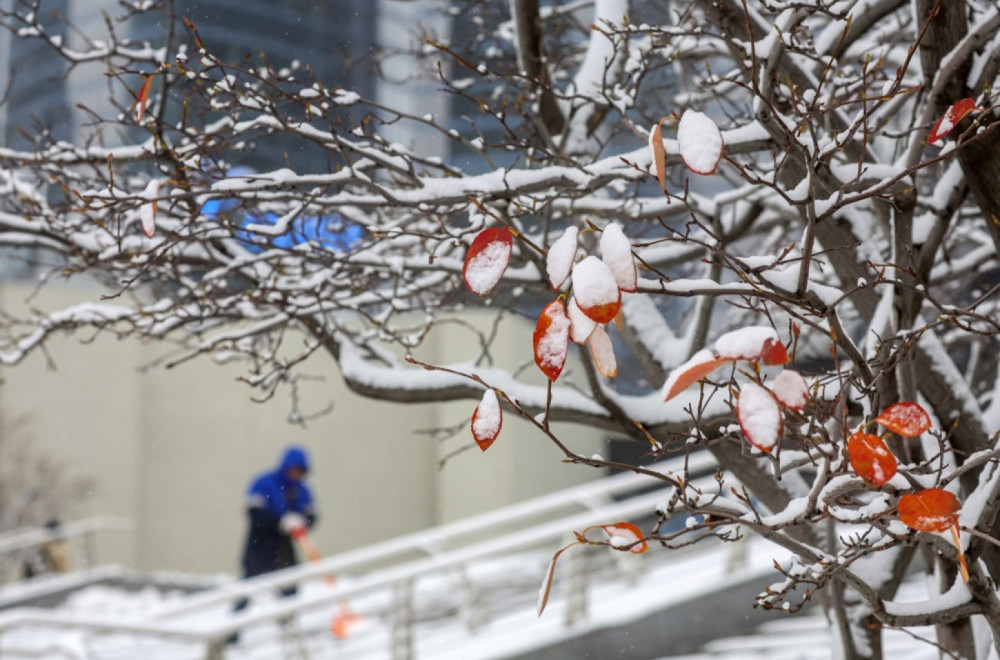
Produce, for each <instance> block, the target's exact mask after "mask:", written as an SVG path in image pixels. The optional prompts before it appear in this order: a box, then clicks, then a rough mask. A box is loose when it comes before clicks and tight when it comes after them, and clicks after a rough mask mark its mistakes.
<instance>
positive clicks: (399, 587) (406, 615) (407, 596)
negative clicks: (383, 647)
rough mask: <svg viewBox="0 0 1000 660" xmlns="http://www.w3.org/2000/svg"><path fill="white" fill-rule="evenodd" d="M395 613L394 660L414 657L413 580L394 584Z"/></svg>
mask: <svg viewBox="0 0 1000 660" xmlns="http://www.w3.org/2000/svg"><path fill="white" fill-rule="evenodd" d="M392 591H393V598H392V600H393V615H392V622H391V623H390V626H391V628H390V631H389V634H390V635H391V638H392V639H391V642H390V643H391V644H392V649H391V656H392V660H412V659H413V619H414V616H413V580H412V579H408V580H401V581H399V582H397V583H396V584H395V585H393V588H392Z"/></svg>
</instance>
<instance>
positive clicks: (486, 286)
mask: <svg viewBox="0 0 1000 660" xmlns="http://www.w3.org/2000/svg"><path fill="white" fill-rule="evenodd" d="M512 246H513V237H512V235H511V233H510V229H508V228H506V227H491V228H489V229H484V230H483V231H481V232H480V233H479V235H478V236H476V238H475V240H473V241H472V245H470V246H469V250H468V251H467V252H466V253H465V263H464V265H463V266H462V279H463V280H465V286H466V287H468V289H469V291H471V292H472V293H475V294H478V295H480V296H481V295H484V294H486V293H489V292H490V290H491V289H492V288H493V287H494V286H496V284H497V282H499V281H500V278H502V277H503V274H504V271H505V270H507V264H508V263H510V253H511V250H512V249H513V248H512Z"/></svg>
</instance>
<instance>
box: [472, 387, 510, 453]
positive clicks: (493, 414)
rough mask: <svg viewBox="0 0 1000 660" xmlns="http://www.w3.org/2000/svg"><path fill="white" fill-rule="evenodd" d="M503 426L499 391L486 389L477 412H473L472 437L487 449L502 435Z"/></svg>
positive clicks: (484, 449) (481, 446) (483, 448)
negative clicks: (498, 396) (498, 397)
mask: <svg viewBox="0 0 1000 660" xmlns="http://www.w3.org/2000/svg"><path fill="white" fill-rule="evenodd" d="M502 426H503V410H502V409H501V408H500V401H499V400H498V399H497V393H496V392H494V391H493V390H486V391H485V392H484V393H483V398H482V400H481V401H480V402H479V405H478V406H476V410H475V412H473V413H472V437H473V438H474V439H475V441H476V444H477V445H479V448H480V449H482V450H483V451H486V450H487V449H489V448H490V445H492V444H493V441H494V440H496V439H497V436H498V435H500V428H501V427H502Z"/></svg>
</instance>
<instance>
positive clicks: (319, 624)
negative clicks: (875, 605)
mask: <svg viewBox="0 0 1000 660" xmlns="http://www.w3.org/2000/svg"><path fill="white" fill-rule="evenodd" d="M734 547H735V546H732V545H714V546H698V547H697V548H695V549H693V550H689V551H686V552H677V553H669V552H665V551H659V552H657V551H656V549H653V550H652V551H651V552H649V553H646V554H644V555H638V556H636V555H628V554H626V553H615V552H612V551H610V550H607V549H602V550H604V552H600V553H594V557H596V558H597V560H598V561H597V563H598V564H601V563H602V562H603V568H599V570H598V571H597V572H595V573H593V574H592V576H591V577H592V578H594V579H592V585H591V588H590V590H589V592H588V605H587V611H588V615H587V618H586V620H584V621H581V622H579V623H577V624H575V625H572V626H569V627H567V626H566V625H565V621H566V616H567V610H568V609H569V608H571V607H572V605H571V603H570V602H568V601H567V594H568V592H569V591H570V583H571V581H572V577H571V573H572V570H571V566H570V563H569V562H565V563H563V562H562V560H561V561H560V565H559V567H558V569H557V575H556V581H555V585H554V588H553V594H552V600H551V601H550V605H549V608H548V610H546V612H545V614H544V615H543V616H542V617H541V618H538V617H537V615H536V612H535V599H536V597H537V589H538V586H539V584H540V579H541V575H542V573H543V572H544V570H545V566H546V564H547V562H548V559H549V557H550V555H548V554H541V553H525V554H521V555H516V556H510V557H505V558H501V559H496V560H492V561H489V562H484V563H482V564H481V565H477V566H475V567H471V568H469V570H468V571H467V572H466V573H465V574H454V575H445V576H431V577H429V579H426V580H421V581H420V583H419V584H418V585H417V588H416V589H415V591H414V592H413V594H412V598H411V600H410V601H409V604H408V607H409V611H410V612H411V613H412V614H413V616H414V619H415V624H414V625H413V627H412V631H413V637H412V639H411V640H409V644H410V648H411V649H412V653H413V655H412V657H414V658H433V659H434V660H490V659H500V658H504V657H509V656H511V655H517V654H523V653H530V652H531V651H532V650H533V649H537V648H540V647H544V646H548V645H552V644H556V643H558V642H560V641H563V640H567V639H569V638H572V637H574V636H576V635H579V634H581V633H583V632H588V631H594V630H598V629H602V628H613V627H615V626H617V625H620V624H624V623H628V622H630V621H633V620H636V619H639V618H641V617H643V616H645V615H648V614H651V613H653V612H655V611H658V610H662V609H664V608H666V607H668V606H670V605H673V604H682V603H688V602H696V601H697V600H698V599H699V597H700V596H703V595H705V594H708V593H709V592H712V591H715V590H718V589H720V588H724V587H725V585H726V584H727V583H728V582H729V581H732V580H733V579H734V575H738V576H739V577H740V578H750V577H753V578H754V579H759V580H760V583H761V585H762V586H763V585H766V584H768V583H769V582H770V581H771V578H772V577H773V571H772V568H771V565H772V564H771V562H772V561H773V560H774V559H778V560H779V561H781V560H782V559H783V554H782V552H781V551H776V550H775V548H774V547H773V546H769V545H766V544H764V543H760V542H757V543H748V544H747V545H746V546H744V548H743V550H745V551H746V552H745V554H744V555H743V556H742V557H739V559H741V560H742V561H743V562H744V563H742V564H741V565H740V567H739V568H737V569H735V572H733V571H732V570H731V569H727V565H730V566H731V565H732V562H733V560H734V559H736V558H738V556H737V555H734V554H733V549H734ZM657 555H659V557H657ZM628 562H637V563H634V564H632V565H631V568H632V569H640V570H639V571H638V572H635V571H626V573H625V574H621V573H615V574H610V573H607V572H606V571H605V570H604V569H607V568H608V567H609V566H610V567H614V565H617V566H618V567H621V565H622V564H625V563H628ZM636 580H637V581H638V582H635V581H636ZM345 581H349V580H345ZM473 584H474V585H476V586H477V587H478V596H476V593H477V591H476V590H472V591H470V590H469V589H468V587H469V585H473ZM19 588H20V589H22V590H23V586H21V585H12V586H11V587H10V588H9V589H14V590H17V589H19ZM328 589H329V586H328V585H327V584H326V583H325V582H324V581H322V580H316V581H312V582H309V583H306V584H305V585H304V586H303V588H302V590H301V592H300V595H299V596H296V597H294V598H301V599H302V600H303V601H305V600H308V598H309V597H310V596H314V595H317V594H322V592H323V591H324V590H328ZM4 591H5V590H0V599H2V598H3V596H4ZM397 596H398V593H394V591H393V590H392V589H383V590H379V591H375V592H372V593H366V594H363V595H362V596H359V597H356V598H352V599H351V602H350V603H349V607H347V606H345V605H344V604H341V605H338V606H336V607H333V608H331V607H325V608H321V609H314V610H311V611H305V612H303V613H301V614H299V615H298V616H296V617H295V618H294V619H293V620H292V621H290V622H286V623H284V624H278V623H274V622H271V623H265V624H261V625H258V626H255V627H254V628H252V629H249V630H245V631H243V633H242V634H241V636H240V639H239V641H238V642H237V643H236V644H232V645H230V646H227V648H226V650H225V653H224V657H225V658H226V660H265V659H267V660H270V659H273V658H309V659H314V660H319V659H323V658H331V659H341V658H363V659H365V660H369V659H370V660H383V659H385V660H388V659H389V658H391V657H392V648H393V639H394V630H393V625H392V624H393V619H394V617H396V616H397V615H398V614H400V612H401V608H403V609H405V608H406V603H402V604H401V603H400V601H399V600H398V599H397ZM187 597H189V596H187V595H185V594H184V593H183V592H181V591H172V590H167V591H163V590H160V589H156V588H153V587H148V588H143V589H139V590H126V589H120V588H112V587H108V586H103V585H92V586H89V587H85V588H82V589H80V590H78V591H76V592H74V593H73V594H72V595H71V596H70V597H69V598H68V599H67V600H66V601H65V603H64V604H63V605H62V606H61V607H60V608H59V611H60V612H62V613H64V614H66V615H68V616H72V615H73V614H80V615H86V616H90V617H94V616H99V617H102V618H107V619H108V620H110V621H134V622H142V621H144V620H147V618H148V617H152V616H153V615H155V614H156V613H157V612H158V611H160V610H162V609H164V608H165V607H166V606H171V605H176V604H177V603H179V602H182V601H183V600H184V599H185V598H187ZM923 597H926V588H925V587H924V583H922V582H912V583H907V584H906V585H905V586H904V589H903V590H902V591H901V593H900V595H899V597H898V599H899V600H900V601H907V600H914V601H915V600H920V599H921V598H923ZM288 602H289V601H288V600H284V599H280V598H277V597H263V598H258V599H257V600H256V602H254V603H253V604H252V606H251V607H253V608H256V609H258V610H259V611H267V610H268V609H269V608H273V607H276V606H282V605H287V604H288ZM746 607H747V608H750V607H751V603H749V602H748V603H746ZM345 611H349V612H352V613H356V614H358V615H359V616H360V618H359V619H358V620H357V621H356V623H355V625H354V627H353V629H352V633H351V635H350V636H349V637H348V638H346V639H337V638H336V637H335V636H334V635H333V634H331V632H330V626H331V622H332V621H333V620H334V618H335V617H336V616H338V615H339V614H342V613H343V612H345ZM231 616H232V615H231V612H230V611H229V609H228V606H226V607H223V606H220V607H217V608H215V609H214V610H212V611H208V612H203V613H200V614H199V615H198V616H197V618H196V619H190V617H189V618H188V619H179V620H178V621H177V622H176V623H177V624H178V625H180V626H182V627H183V626H184V625H189V626H191V627H192V628H211V627H213V626H215V625H217V624H219V623H220V622H225V621H226V620H227V619H228V618H229V617H231ZM398 633H399V630H396V634H397V637H396V642H397V644H400V643H402V642H403V640H402V638H400V637H398ZM932 636H933V631H932V630H931V629H929V628H926V629H916V630H911V631H908V632H903V631H893V630H888V631H886V635H885V645H886V655H885V657H888V658H901V657H905V658H907V660H923V659H925V658H926V659H927V660H931V659H932V658H937V657H938V653H937V651H936V649H935V647H934V646H932V645H930V644H927V643H924V642H921V641H920V640H919V638H921V637H922V638H925V639H927V638H932ZM0 642H2V646H0V655H2V656H3V657H4V658H18V657H27V656H26V655H19V654H17V653H12V651H14V650H17V649H21V650H23V651H28V650H30V651H32V654H31V657H35V658H51V659H52V660H57V659H66V658H69V659H73V660H85V659H92V660H97V659H100V660H132V659H134V658H140V657H141V658H145V659H148V660H187V659H188V658H190V659H192V660H194V659H196V658H198V659H200V658H203V657H204V654H205V649H204V647H203V646H200V645H195V644H191V643H183V642H176V641H168V640H163V639H157V638H153V637H144V636H137V635H128V634H117V633H116V634H100V633H96V634H95V633H90V632H83V631H78V630H58V629H53V628H51V627H49V628H41V627H33V628H22V629H17V630H14V631H11V632H8V633H6V634H4V635H3V637H2V639H0ZM403 645H404V646H405V644H403ZM397 648H398V647H397ZM832 648H833V645H832V640H831V636H830V629H829V628H828V626H827V625H826V622H825V620H824V618H823V614H822V613H821V612H820V611H819V610H818V608H814V610H813V611H811V612H810V613H807V614H802V615H789V616H787V617H786V618H779V619H776V620H774V621H771V622H769V623H767V624H765V625H764V626H762V627H761V629H760V630H759V631H758V632H757V633H755V634H753V635H741V636H734V637H731V638H727V639H717V640H715V641H712V642H710V643H708V644H707V645H706V646H705V647H704V649H703V651H702V652H700V653H697V654H692V655H686V656H678V657H677V658H676V660H709V659H714V658H727V660H821V659H823V660H825V659H827V658H830V657H832Z"/></svg>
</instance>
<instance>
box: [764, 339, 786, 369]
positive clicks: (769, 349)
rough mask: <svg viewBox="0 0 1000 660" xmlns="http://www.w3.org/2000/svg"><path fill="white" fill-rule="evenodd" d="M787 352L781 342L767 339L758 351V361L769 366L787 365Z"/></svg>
mask: <svg viewBox="0 0 1000 660" xmlns="http://www.w3.org/2000/svg"><path fill="white" fill-rule="evenodd" d="M788 359H789V358H788V351H787V350H786V349H785V345H784V344H782V343H781V340H779V339H774V338H771V337H768V338H767V339H765V340H764V346H763V348H761V349H760V361H761V362H763V363H764V364H766V365H769V366H776V365H780V364H787V363H788Z"/></svg>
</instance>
